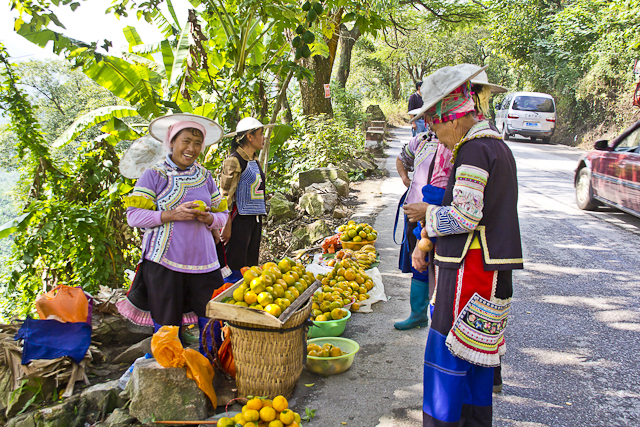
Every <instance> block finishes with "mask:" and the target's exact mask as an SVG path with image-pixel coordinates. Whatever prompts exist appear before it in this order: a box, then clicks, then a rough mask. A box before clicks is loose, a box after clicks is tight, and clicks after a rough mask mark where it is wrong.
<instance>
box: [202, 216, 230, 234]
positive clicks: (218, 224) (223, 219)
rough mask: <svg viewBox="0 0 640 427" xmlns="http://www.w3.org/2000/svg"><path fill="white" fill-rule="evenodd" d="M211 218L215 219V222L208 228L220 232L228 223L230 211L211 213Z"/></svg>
mask: <svg viewBox="0 0 640 427" xmlns="http://www.w3.org/2000/svg"><path fill="white" fill-rule="evenodd" d="M211 216H212V217H213V222H211V225H208V226H207V228H208V229H209V230H219V229H221V228H223V227H224V226H225V224H226V223H227V219H228V218H229V211H223V212H211Z"/></svg>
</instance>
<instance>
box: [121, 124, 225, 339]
mask: <svg viewBox="0 0 640 427" xmlns="http://www.w3.org/2000/svg"><path fill="white" fill-rule="evenodd" d="M149 133H150V134H151V136H153V137H154V138H156V139H158V140H161V141H163V143H164V148H165V150H166V157H165V158H164V161H163V162H161V163H159V164H156V165H154V166H151V167H150V168H148V169H146V170H145V171H144V172H143V173H142V176H141V177H140V179H138V181H137V183H136V186H135V188H134V189H133V192H132V193H131V194H130V195H129V196H128V197H126V198H125V206H126V207H127V220H128V223H129V225H130V226H132V227H139V228H142V229H144V237H143V240H142V257H141V260H140V262H139V264H138V269H137V273H136V278H135V279H134V282H133V284H132V285H131V289H130V290H129V293H128V294H127V298H126V299H124V300H123V301H121V302H119V303H118V309H119V310H120V313H121V314H123V315H124V316H126V317H127V318H129V319H130V320H131V321H133V322H134V323H137V324H141V325H151V324H153V325H154V329H155V330H158V329H159V328H160V327H161V326H163V325H176V326H182V324H183V323H195V320H196V319H195V316H194V315H193V313H195V315H196V316H197V320H198V324H199V326H200V330H201V331H202V330H203V329H204V326H205V325H206V323H207V320H208V319H206V317H205V309H206V305H207V303H208V302H209V300H210V299H211V295H212V294H213V291H214V290H215V289H217V288H219V287H220V286H222V284H223V283H224V282H223V279H222V275H221V273H220V263H219V261H218V256H217V253H216V245H215V242H214V238H213V234H212V231H213V230H219V229H221V228H222V227H224V224H225V222H226V220H227V217H228V212H227V210H226V201H225V200H224V199H223V197H222V195H221V194H220V192H219V191H218V187H217V186H216V183H215V182H214V180H213V177H212V176H211V173H210V172H209V171H208V170H207V169H205V168H204V167H203V166H201V165H200V164H199V163H197V162H196V159H197V158H198V156H199V155H200V154H201V153H202V152H203V151H204V148H205V147H207V146H209V145H211V144H213V143H215V142H216V141H218V140H219V139H220V137H221V135H222V129H221V128H220V126H219V125H218V124H217V123H215V122H214V121H212V120H209V119H207V118H204V117H200V116H195V115H191V114H174V115H170V116H164V117H160V118H158V119H156V120H154V121H153V122H151V124H150V125H149ZM199 202H204V206H202V205H201V204H200V203H199ZM199 208H200V209H199Z"/></svg>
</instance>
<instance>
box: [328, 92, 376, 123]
mask: <svg viewBox="0 0 640 427" xmlns="http://www.w3.org/2000/svg"><path fill="white" fill-rule="evenodd" d="M331 99H332V104H333V117H334V118H335V119H336V121H338V122H340V123H343V124H344V125H345V126H346V127H348V128H349V129H361V128H362V127H363V126H364V122H365V120H366V118H367V117H366V114H365V112H364V110H363V108H362V96H360V95H358V94H357V93H353V92H350V91H348V90H345V89H343V88H341V87H340V86H339V85H338V83H337V82H335V81H332V82H331Z"/></svg>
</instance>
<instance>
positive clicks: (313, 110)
mask: <svg viewBox="0 0 640 427" xmlns="http://www.w3.org/2000/svg"><path fill="white" fill-rule="evenodd" d="M302 64H303V66H304V67H305V68H308V69H309V70H311V71H313V74H314V78H313V81H310V80H309V79H304V80H302V81H301V82H300V95H301V96H302V112H303V114H304V115H305V116H313V115H316V114H328V115H329V116H331V117H333V108H332V107H331V98H325V97H324V85H325V84H329V82H330V81H331V60H330V58H323V57H322V56H321V55H316V56H313V57H311V58H309V59H305V60H303V61H302Z"/></svg>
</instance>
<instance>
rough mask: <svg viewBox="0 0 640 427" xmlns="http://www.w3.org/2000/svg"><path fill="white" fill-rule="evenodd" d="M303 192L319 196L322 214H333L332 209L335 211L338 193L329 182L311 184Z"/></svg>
mask: <svg viewBox="0 0 640 427" xmlns="http://www.w3.org/2000/svg"><path fill="white" fill-rule="evenodd" d="M341 181H342V180H341ZM304 192H305V194H306V193H315V194H317V195H318V196H320V198H321V199H322V204H323V205H324V212H328V213H331V212H333V209H335V207H336V205H337V204H338V192H337V190H336V187H335V186H334V185H333V184H332V183H331V182H323V183H316V184H311V185H310V186H308V187H307V188H305V190H304ZM324 212H323V213H324Z"/></svg>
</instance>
